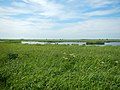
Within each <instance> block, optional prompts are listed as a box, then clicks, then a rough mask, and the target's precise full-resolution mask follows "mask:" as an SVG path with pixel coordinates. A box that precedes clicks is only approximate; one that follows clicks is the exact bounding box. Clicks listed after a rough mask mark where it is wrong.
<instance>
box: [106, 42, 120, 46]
mask: <svg viewBox="0 0 120 90" xmlns="http://www.w3.org/2000/svg"><path fill="white" fill-rule="evenodd" d="M107 45H111V46H120V42H106V43H105V46H107Z"/></svg>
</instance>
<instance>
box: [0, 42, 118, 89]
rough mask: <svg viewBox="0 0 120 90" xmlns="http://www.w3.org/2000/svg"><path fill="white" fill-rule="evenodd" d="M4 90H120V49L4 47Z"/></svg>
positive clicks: (0, 84) (0, 78)
mask: <svg viewBox="0 0 120 90" xmlns="http://www.w3.org/2000/svg"><path fill="white" fill-rule="evenodd" d="M0 88H1V90H120V46H103V47H99V46H78V45H22V44H0Z"/></svg>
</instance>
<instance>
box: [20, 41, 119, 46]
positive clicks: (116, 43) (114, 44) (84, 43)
mask: <svg viewBox="0 0 120 90" xmlns="http://www.w3.org/2000/svg"><path fill="white" fill-rule="evenodd" d="M21 43H22V44H41V45H44V44H59V45H62V44H64V45H86V42H32V41H31V42H30V41H29V42H27V41H26V42H25V41H22V42H21ZM94 45H95V46H120V42H105V43H104V44H102V45H100V44H94Z"/></svg>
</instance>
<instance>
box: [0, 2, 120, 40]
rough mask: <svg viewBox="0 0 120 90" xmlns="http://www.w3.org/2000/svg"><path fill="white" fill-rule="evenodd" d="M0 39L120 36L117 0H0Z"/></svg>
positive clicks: (119, 4) (119, 15)
mask: <svg viewBox="0 0 120 90" xmlns="http://www.w3.org/2000/svg"><path fill="white" fill-rule="evenodd" d="M0 39H120V0H0Z"/></svg>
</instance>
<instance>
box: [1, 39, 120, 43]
mask: <svg viewBox="0 0 120 90" xmlns="http://www.w3.org/2000/svg"><path fill="white" fill-rule="evenodd" d="M21 41H35V42H88V43H104V42H120V39H73V40H72V39H68V40H67V39H0V43H21Z"/></svg>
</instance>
